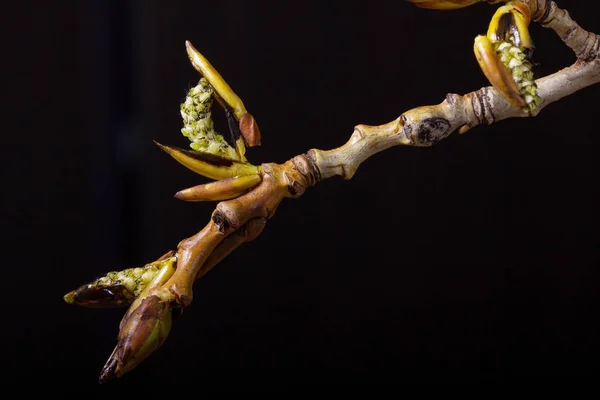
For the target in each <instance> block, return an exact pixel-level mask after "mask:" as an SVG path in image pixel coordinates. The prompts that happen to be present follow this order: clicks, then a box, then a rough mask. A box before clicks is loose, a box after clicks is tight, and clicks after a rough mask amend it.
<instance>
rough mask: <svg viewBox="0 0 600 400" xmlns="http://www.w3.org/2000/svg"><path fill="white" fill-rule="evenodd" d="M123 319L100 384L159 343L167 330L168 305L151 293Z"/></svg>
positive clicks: (160, 344) (135, 361)
mask: <svg viewBox="0 0 600 400" xmlns="http://www.w3.org/2000/svg"><path fill="white" fill-rule="evenodd" d="M125 318H126V319H125V320H124V321H123V323H122V325H121V331H120V332H119V340H118V343H117V346H116V347H115V349H114V351H113V353H112V354H111V356H110V358H109V359H108V361H107V362H106V364H105V365H104V368H102V372H101V374H100V383H105V382H107V381H109V380H111V379H113V378H118V377H120V376H122V375H123V374H125V373H127V372H129V371H131V370H132V369H133V368H135V367H136V366H137V365H139V364H140V363H141V362H142V361H144V360H145V359H146V358H148V356H150V354H152V353H153V352H154V351H156V350H157V349H158V348H159V347H160V346H162V344H163V343H164V342H165V340H166V338H167V336H168V335H169V332H170V330H171V322H172V309H171V304H170V302H169V301H163V300H161V298H160V297H159V296H157V295H151V296H148V297H146V298H145V299H143V300H142V301H141V303H140V304H139V306H138V307H137V308H136V309H135V310H133V311H132V312H131V313H129V314H128V315H126V317H125Z"/></svg>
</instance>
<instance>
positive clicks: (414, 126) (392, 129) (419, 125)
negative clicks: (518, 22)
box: [307, 0, 600, 179]
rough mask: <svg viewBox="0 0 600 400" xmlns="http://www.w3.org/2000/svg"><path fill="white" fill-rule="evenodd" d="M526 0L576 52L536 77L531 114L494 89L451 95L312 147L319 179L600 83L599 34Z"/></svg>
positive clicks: (550, 4) (551, 5)
mask: <svg viewBox="0 0 600 400" xmlns="http://www.w3.org/2000/svg"><path fill="white" fill-rule="evenodd" d="M528 4H529V6H530V8H531V10H532V15H533V18H534V20H536V21H539V22H540V23H541V24H542V26H545V27H548V28H552V29H554V31H556V33H557V34H558V35H559V36H560V38H561V39H562V40H563V41H564V42H565V43H566V44H567V46H569V47H570V48H571V49H573V51H574V52H575V54H576V56H577V61H576V62H575V63H574V64H573V65H571V66H570V67H567V68H565V69H563V70H561V71H558V72H556V73H554V74H552V75H549V76H546V77H544V78H541V79H538V80H536V83H537V85H538V95H539V96H540V97H541V99H542V102H541V103H540V104H539V106H538V107H537V108H536V109H535V110H534V111H533V112H532V113H525V112H523V111H522V110H521V109H519V108H516V107H513V106H512V105H511V104H510V103H508V102H507V101H506V100H505V99H504V98H503V97H502V96H501V95H500V93H499V92H498V90H496V89H495V88H493V87H484V88H482V89H479V90H477V91H474V92H471V93H468V94H465V95H462V96H460V95H457V94H449V95H448V96H446V100H444V101H443V102H442V103H440V104H438V105H434V106H423V107H417V108H414V109H412V110H409V111H407V112H405V113H404V114H402V115H401V116H400V117H398V118H397V119H396V120H394V121H392V122H389V123H387V124H384V125H379V126H367V125H358V126H356V127H355V129H354V133H353V134H352V136H351V137H350V140H349V141H348V142H347V143H346V144H344V145H343V146H341V147H338V148H337V149H333V150H317V149H312V150H310V151H309V152H308V154H307V155H308V157H309V158H310V159H311V161H312V162H313V163H314V164H315V165H316V168H317V170H318V173H319V177H320V179H327V178H330V177H332V176H341V177H342V178H344V179H350V178H352V176H353V175H354V174H355V173H356V170H357V169H358V167H359V166H360V164H361V163H362V162H363V161H365V160H366V159H367V158H369V157H371V156H372V155H374V154H377V153H379V152H380V151H383V150H385V149H388V148H390V147H393V146H398V145H405V146H432V145H434V144H436V143H437V142H439V141H440V140H442V139H444V138H446V137H448V136H449V135H450V134H451V133H452V132H454V131H455V130H457V129H460V131H461V133H464V132H466V131H467V130H469V129H471V128H473V127H475V126H477V125H481V124H484V123H485V124H488V125H489V124H492V123H494V122H497V121H501V120H503V119H507V118H515V117H533V116H537V115H538V114H539V113H540V112H541V111H542V109H544V108H545V107H546V106H548V105H549V104H552V103H554V102H556V101H558V100H560V99H562V98H563V97H566V96H568V95H571V94H573V93H575V92H577V91H578V90H581V89H583V88H585V87H587V86H590V85H593V84H595V83H598V82H600V60H599V57H600V36H598V35H596V34H593V33H590V32H587V31H586V30H584V29H582V28H581V27H580V26H579V25H578V24H577V23H575V22H574V21H573V20H572V19H571V17H570V16H569V14H568V12H567V11H566V10H562V9H560V8H558V6H557V5H556V3H555V2H554V1H546V0H531V1H529V2H528ZM536 18H537V19H536Z"/></svg>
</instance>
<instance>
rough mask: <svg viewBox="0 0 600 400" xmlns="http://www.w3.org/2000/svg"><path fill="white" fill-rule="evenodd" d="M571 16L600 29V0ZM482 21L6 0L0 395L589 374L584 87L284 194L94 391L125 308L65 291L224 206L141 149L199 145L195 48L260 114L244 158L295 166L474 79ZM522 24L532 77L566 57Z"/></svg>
mask: <svg viewBox="0 0 600 400" xmlns="http://www.w3.org/2000/svg"><path fill="white" fill-rule="evenodd" d="M562 3H568V4H566V6H567V7H568V10H569V11H570V13H571V15H572V16H573V17H574V18H575V19H576V20H577V21H578V22H579V23H580V24H581V25H582V26H583V27H585V28H587V29H589V30H592V31H596V32H600V25H599V21H600V19H599V15H600V14H599V12H600V11H599V9H598V6H597V4H596V2H583V1H576V2H565V1H563V2H562ZM494 10H495V8H494V7H492V6H488V5H478V6H474V7H470V8H467V9H463V10H459V11H455V12H452V13H450V12H436V11H427V10H421V9H417V8H416V7H414V6H412V5H410V4H407V3H406V2H404V1H402V0H396V1H382V0H373V1H367V2H338V3H336V4H334V3H333V2H331V3H328V4H323V2H320V1H310V0H308V1H302V2H290V3H283V2H282V3H278V2H268V1H257V2H255V1H224V0H221V1H205V0H202V1H173V2H168V1H141V0H137V1H136V0H131V1H62V2H27V1H24V2H11V3H10V5H9V6H4V11H3V12H2V14H3V18H2V19H3V23H2V24H0V26H1V28H0V29H1V32H0V33H1V34H2V37H3V39H2V48H3V51H2V63H1V66H0V72H1V74H0V76H1V77H2V78H1V79H2V90H1V93H2V109H1V115H2V128H1V137H2V146H0V148H1V149H2V157H1V158H0V159H1V160H2V170H3V174H2V176H3V178H4V179H3V185H2V186H3V191H4V193H3V196H2V208H3V214H4V215H3V216H2V219H1V221H0V224H1V226H2V233H3V236H2V245H3V257H4V262H3V267H2V268H3V271H4V273H3V277H4V284H3V287H4V289H5V290H4V292H3V296H2V297H3V304H4V305H3V307H2V310H3V313H4V318H3V321H4V322H3V323H2V332H3V336H4V338H3V340H2V343H3V347H4V349H5V350H4V351H5V356H4V357H3V359H4V360H5V365H4V366H3V367H4V369H5V372H4V373H3V378H2V380H4V381H6V382H12V383H21V384H22V385H25V386H24V387H36V386H37V383H40V382H43V383H44V385H45V386H43V387H44V388H45V389H46V390H47V393H50V391H51V389H50V388H51V387H52V391H53V390H54V386H48V385H50V384H51V383H54V384H58V386H56V387H57V388H58V389H57V390H61V391H64V390H66V389H67V388H81V389H80V390H86V391H88V392H87V393H88V394H87V395H86V397H90V396H92V397H93V396H94V395H98V396H102V397H103V398H106V396H112V397H114V396H116V395H117V394H119V393H126V390H127V389H137V390H139V389H140V388H142V387H156V386H158V385H164V386H167V387H168V386H170V385H173V384H174V383H178V384H185V383H192V384H194V385H196V390H200V391H202V390H209V389H210V390H213V389H216V390H231V389H240V390H242V389H246V388H249V387H254V388H257V387H258V388H272V387H274V386H276V385H277V384H278V383H282V382H295V383H325V382H332V381H333V382H339V383H361V382H385V383H414V382H421V383H440V382H447V383H454V382H459V383H467V382H488V381H493V382H502V381H515V380H530V379H531V378H534V377H542V378H548V377H583V378H587V377H592V376H596V375H597V373H598V372H599V370H598V367H597V360H598V358H599V356H600V347H599V345H598V337H599V336H600V329H599V326H598V323H597V321H598V319H599V308H598V307H599V302H598V292H599V289H600V285H599V284H600V282H599V275H600V274H599V273H598V232H597V226H598V223H599V220H598V213H597V204H598V185H597V182H598V161H597V158H596V157H597V154H598V151H599V149H600V147H599V146H600V142H599V141H600V139H599V136H598V125H597V118H598V113H597V111H598V98H600V91H599V90H600V88H598V87H591V88H587V89H585V90H583V91H581V92H579V93H577V94H575V95H573V96H571V97H569V98H566V99H564V100H562V101H560V102H559V103H555V104H553V105H551V106H549V107H548V108H547V109H545V110H544V111H543V112H542V114H541V115H540V116H539V118H535V119H520V120H506V121H502V122H500V123H497V124H495V125H493V126H489V127H478V128H476V129H473V130H472V131H470V132H468V133H467V134H465V135H462V136H459V135H456V134H455V135H452V136H451V137H449V138H448V139H446V140H444V141H442V142H441V143H439V144H438V145H436V146H434V147H432V148H409V147H398V148H393V149H389V150H387V151H385V152H383V153H381V154H378V155H376V156H375V157H373V158H371V159H369V160H367V161H366V162H365V163H364V164H363V165H362V166H361V167H360V169H359V170H358V172H357V174H356V175H355V177H354V178H353V179H352V180H351V181H347V182H346V181H343V180H341V179H331V180H329V181H325V182H323V183H320V184H319V185H318V186H316V187H314V188H312V189H310V190H309V191H308V192H307V193H306V194H305V195H304V196H303V197H302V198H300V199H299V200H288V201H285V202H284V203H282V205H281V206H280V207H279V209H278V211H277V214H276V215H275V216H274V217H273V219H272V220H270V221H269V223H268V224H267V228H266V229H265V231H264V232H263V234H262V235H261V236H260V237H259V238H258V239H257V240H255V241H254V242H252V243H249V244H247V245H245V246H243V247H242V248H240V249H239V250H238V251H236V252H235V253H234V254H232V255H231V256H230V257H229V258H227V259H226V260H225V261H224V262H223V263H221V264H220V265H219V266H218V267H217V268H215V269H214V270H213V271H211V272H210V273H209V274H208V275H207V276H206V277H204V278H203V279H202V280H200V281H199V282H197V283H196V285H195V297H194V302H193V304H192V306H191V307H189V308H188V309H187V310H186V312H185V313H184V315H183V316H182V318H181V319H180V320H179V321H178V322H177V324H176V325H175V326H174V328H173V330H172V332H171V334H170V337H169V339H168V340H167V342H166V344H165V345H164V346H163V348H161V349H160V350H159V351H158V352H157V353H155V354H154V355H153V356H152V357H151V358H150V359H148V360H147V361H146V362H144V363H143V364H142V365H141V366H139V367H138V368H137V369H136V370H135V371H133V372H131V373H130V374H128V375H126V376H125V377H123V378H121V379H120V380H118V381H116V382H111V383H110V384H106V385H102V386H98V384H97V376H98V373H99V371H100V368H101V367H102V365H103V364H104V362H105V360H106V359H107V358H108V356H109V354H110V352H111V351H112V348H113V346H114V345H115V343H116V336H117V326H118V323H119V320H120V317H121V315H122V312H123V310H89V309H83V308H78V307H74V306H68V305H67V304H65V303H64V302H63V300H62V296H63V294H64V293H66V292H68V291H69V290H71V289H73V288H75V287H77V286H79V285H80V284H82V283H85V282H87V281H89V280H91V279H93V278H95V277H97V276H99V275H100V274H101V273H103V272H106V271H109V270H114V269H122V268H126V267H132V266H138V265H141V264H144V263H146V262H149V261H151V260H153V259H155V258H157V257H159V256H160V255H162V254H163V253H164V252H166V251H167V250H169V249H172V248H174V247H175V246H176V244H177V243H178V241H179V240H181V239H183V238H185V237H188V236H191V235H192V234H194V233H195V232H197V231H198V230H199V229H201V228H202V227H203V226H204V225H205V223H206V222H207V221H208V218H209V215H210V213H211V211H212V209H213V208H214V204H210V203H207V204H197V203H196V204H194V203H184V202H181V201H178V200H176V199H174V198H173V197H172V195H173V194H174V193H175V192H176V191H177V190H179V189H182V188H184V187H188V186H192V185H195V184H198V183H201V182H204V181H206V180H205V179H204V178H202V177H200V176H197V175H195V174H193V173H192V172H190V171H188V170H187V169H185V168H183V167H182V166H180V165H179V164H178V163H176V162H175V161H174V160H172V159H170V158H169V157H168V156H167V155H166V154H164V153H163V152H161V151H160V150H159V149H158V148H157V147H156V146H155V145H154V144H153V142H152V140H154V139H155V140H158V141H159V142H162V143H165V144H172V145H178V146H181V147H185V146H187V142H186V140H187V139H185V138H184V137H183V136H181V134H180V133H179V129H180V127H181V119H180V116H179V114H178V107H179V103H180V102H181V101H182V99H183V98H184V96H185V91H186V89H187V88H189V87H190V86H191V85H193V84H194V83H195V82H196V81H197V79H198V75H197V73H196V71H195V70H193V68H192V67H191V66H190V64H189V62H188V60H187V56H186V53H185V47H184V41H185V40H190V41H191V42H192V43H193V44H194V45H195V46H196V47H197V48H198V49H199V50H200V51H201V52H203V54H205V55H206V56H207V57H208V59H209V60H211V62H212V63H213V64H214V65H215V66H216V68H217V69H218V70H219V71H220V72H221V74H222V75H223V76H224V77H225V78H226V79H227V80H228V82H229V83H230V84H231V86H232V87H233V88H234V90H236V92H237V93H238V94H239V95H240V96H241V97H242V99H243V100H244V102H245V104H246V106H247V108H248V109H249V110H250V112H252V113H253V115H254V116H255V117H256V118H257V120H258V122H259V125H260V127H261V130H262V133H263V145H262V147H260V148H256V149H251V150H250V151H249V157H250V159H251V161H254V162H270V161H275V162H283V161H285V160H287V159H289V158H291V157H293V156H294V155H296V154H300V153H303V152H305V151H307V150H308V149H310V148H320V149H328V148H333V147H336V146H338V145H341V144H343V143H344V142H345V141H346V140H347V139H348V137H349V136H350V134H351V133H352V130H353V127H354V125H356V124H359V123H364V124H371V125H376V124H380V123H385V122H388V121H391V120H393V119H395V118H396V117H397V116H398V115H400V113H402V112H403V111H406V110H408V109H410V108H413V107H416V106H419V105H426V104H437V103H439V102H441V101H442V100H443V99H444V96H445V95H446V94H447V93H449V92H455V93H466V92H469V91H471V90H475V89H477V88H479V87H481V86H483V85H487V82H486V81H485V78H484V76H483V74H482V73H481V72H480V70H479V69H478V66H477V63H476V61H475V59H474V56H473V54H472V43H473V39H474V37H475V36H476V35H477V34H479V33H483V32H485V31H486V29H487V23H488V21H489V19H490V17H491V16H492V14H493V12H494ZM531 29H532V33H533V35H534V39H535V40H536V44H537V50H536V60H537V61H538V62H539V63H540V66H539V71H538V73H539V74H540V75H545V74H549V73H552V72H554V71H556V70H558V69H560V68H563V67H565V66H567V65H569V64H571V63H572V62H573V61H574V55H573V53H572V52H571V51H570V50H569V49H568V48H566V47H565V46H563V45H562V42H561V41H560V39H559V38H558V37H557V36H556V35H555V34H554V32H552V31H550V30H546V29H543V28H541V27H539V26H537V25H535V26H532V28H531ZM215 114H217V117H216V118H217V122H216V123H217V124H220V125H219V126H220V128H219V130H220V131H225V129H226V128H225V125H224V124H223V122H224V121H223V120H220V119H219V118H221V116H220V113H219V112H216V113H215ZM6 371H8V372H6ZM33 383H36V384H35V385H34V384H33ZM144 385H145V386H144ZM40 387H42V386H40ZM82 393H83V392H82ZM82 395H83V394H82Z"/></svg>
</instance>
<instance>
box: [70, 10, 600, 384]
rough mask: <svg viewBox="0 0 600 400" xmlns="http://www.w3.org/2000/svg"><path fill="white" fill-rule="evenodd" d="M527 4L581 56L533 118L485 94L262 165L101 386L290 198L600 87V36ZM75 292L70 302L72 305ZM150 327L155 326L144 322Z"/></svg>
mask: <svg viewBox="0 0 600 400" xmlns="http://www.w3.org/2000/svg"><path fill="white" fill-rule="evenodd" d="M525 3H526V4H527V5H528V6H529V8H530V11H531V15H532V20H534V21H536V22H539V23H540V24H541V25H542V26H545V27H548V28H551V29H553V30H554V31H555V32H556V33H557V34H558V35H559V36H560V38H561V39H562V40H563V41H564V42H565V44H566V45H567V46H569V47H570V48H571V49H573V51H574V52H575V55H576V56H577V61H576V62H575V63H574V64H573V65H571V66H570V67H567V68H565V69H563V70H561V71H558V72H556V73H555V74H552V75H549V76H546V77H544V78H541V79H538V80H537V81H536V82H537V85H538V95H539V96H540V97H541V99H542V100H541V103H540V104H539V105H538V107H537V108H536V109H535V110H534V111H533V112H530V113H526V112H524V111H522V110H521V109H519V108H516V107H514V106H512V105H511V104H509V103H508V102H507V101H506V100H505V99H504V98H503V97H502V95H501V94H500V93H499V92H498V91H497V90H496V89H495V88H493V87H485V88H482V89H479V90H477V91H474V92H471V93H468V94H465V95H458V94H449V95H447V96H446V99H445V100H444V101H443V102H442V103H440V104H437V105H429V106H422V107H417V108H414V109H412V110H409V111H406V112H405V113H403V114H402V115H400V116H399V117H398V118H397V119H395V120H393V121H391V122H389V123H386V124H383V125H379V126H367V125H357V126H356V127H355V129H354V132H353V133H352V135H351V137H350V139H349V140H348V142H347V143H345V144H344V145H342V146H340V147H338V148H336V149H332V150H319V149H311V150H309V151H308V152H307V153H306V154H305V155H299V156H296V157H294V158H293V159H291V160H289V161H287V162H285V163H283V164H274V163H268V164H263V165H262V166H261V168H260V175H261V178H262V182H261V183H260V184H259V185H258V186H257V187H255V188H254V189H252V190H250V191H249V192H247V193H245V194H243V195H242V196H240V197H238V198H235V199H233V200H228V201H223V202H220V203H218V204H217V206H216V209H215V211H214V212H213V213H212V216H211V220H210V221H209V223H208V224H207V225H206V226H205V227H204V229H202V230H201V231H200V232H198V233H197V234H196V235H194V236H192V237H190V238H187V239H184V240H182V241H181V242H180V243H179V245H178V248H177V252H176V260H177V261H176V264H177V267H176V269H175V271H174V272H172V273H169V274H168V275H167V274H166V273H163V274H162V275H160V274H157V276H158V275H160V276H159V277H158V278H156V279H155V280H154V281H153V282H152V283H151V284H149V285H148V287H147V288H146V289H145V290H144V291H143V292H142V294H141V295H140V296H139V298H138V300H136V302H134V303H132V305H131V306H130V309H129V310H128V312H127V313H126V314H125V317H124V319H123V321H122V322H121V332H120V335H119V343H118V344H117V347H116V349H115V351H114V352H113V354H112V355H111V357H110V359H109V361H108V362H107V364H106V365H105V367H104V369H103V371H102V375H101V382H102V381H106V380H108V379H110V378H112V377H116V376H121V375H122V374H124V373H126V372H127V371H129V370H131V369H132V368H134V367H135V366H136V365H137V364H139V362H141V361H142V360H143V359H144V358H145V357H147V356H148V355H149V354H150V353H151V352H152V351H154V350H155V349H156V348H158V347H159V346H160V345H161V344H162V342H163V341H164V338H165V336H166V334H165V332H168V327H166V322H165V318H166V317H165V315H166V314H165V310H167V309H168V310H170V309H171V308H173V307H186V306H188V305H189V304H190V303H191V301H192V298H193V290H192V286H193V282H194V281H195V279H198V278H200V277H202V276H204V275H205V274H206V273H207V272H208V271H209V270H210V269H211V268H212V267H214V266H215V265H216V264H217V263H218V262H220V261H221V260H222V259H223V258H224V257H226V256H227V255H228V254H229V253H230V252H231V251H233V250H235V249H236V248H237V247H239V246H240V245H241V244H242V243H244V242H247V241H250V240H252V239H254V238H255V237H256V236H258V235H259V234H260V233H261V232H262V230H263V228H264V226H265V223H266V221H267V219H269V218H271V217H272V216H273V215H274V214H275V212H276V209H277V207H278V205H279V203H280V202H281V201H282V200H283V199H284V198H298V197H300V196H301V195H302V194H303V193H304V192H305V191H306V189H307V188H309V187H310V186H313V185H314V184H316V183H317V182H319V181H322V180H325V179H327V178H331V177H334V176H340V177H342V178H343V179H346V180H347V179H350V178H352V176H353V175H354V174H355V173H356V170H357V169H358V167H359V166H360V164H361V163H362V162H363V161H365V160H366V159H367V158H369V157H371V156H372V155H374V154H377V153H379V152H381V151H383V150H385V149H388V148H390V147H393V146H397V145H405V146H420V147H424V146H432V145H434V144H436V143H437V142H439V141H440V140H442V139H444V138H446V137H448V136H449V135H450V134H451V133H453V132H454V131H456V130H459V132H460V133H464V132H466V131H467V130H469V129H471V128H474V127H476V126H478V125H482V124H488V125H489V124H492V123H494V122H497V121H501V120H503V119H507V118H515V117H533V116H537V115H538V114H539V113H540V112H541V111H542V110H543V109H544V108H545V107H546V106H548V105H549V104H551V103H553V102H556V101H558V100H560V99H561V98H563V97H565V96H568V95H570V94H572V93H575V92H576V91H578V90H581V89H582V88H585V87H587V86H590V85H592V84H595V83H598V82H600V37H599V36H598V35H596V34H593V33H590V32H587V31H585V30H584V29H582V28H581V27H580V26H579V25H577V23H575V22H574V21H573V20H572V19H571V18H570V16H569V14H568V12H567V11H566V10H562V9H560V8H558V7H557V5H556V4H555V3H554V2H553V1H547V0H529V1H525ZM159 278H160V279H159ZM73 293H74V292H72V293H71V294H69V295H68V296H69V300H67V301H73V298H74V296H73ZM75 302H76V301H75ZM149 320H150V321H154V322H155V323H154V324H153V325H152V324H150V325H149V324H147V323H145V322H144V323H142V321H149ZM168 322H169V324H170V319H169V320H168ZM169 327H170V325H169ZM157 332H159V333H160V334H157Z"/></svg>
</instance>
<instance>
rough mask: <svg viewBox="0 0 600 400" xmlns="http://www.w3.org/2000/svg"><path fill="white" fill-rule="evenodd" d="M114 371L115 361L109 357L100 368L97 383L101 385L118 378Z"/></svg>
mask: <svg viewBox="0 0 600 400" xmlns="http://www.w3.org/2000/svg"><path fill="white" fill-rule="evenodd" d="M116 370H117V360H115V359H114V358H112V357H111V358H110V359H109V360H108V361H107V362H106V364H105V365H104V367H103V368H102V371H101V372H100V377H99V378H98V383H99V384H101V385H102V384H103V383H106V382H109V381H112V380H113V379H115V378H118V375H117V372H116Z"/></svg>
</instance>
